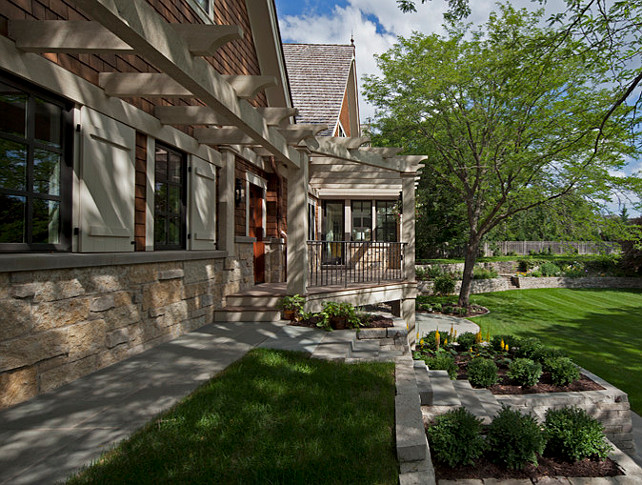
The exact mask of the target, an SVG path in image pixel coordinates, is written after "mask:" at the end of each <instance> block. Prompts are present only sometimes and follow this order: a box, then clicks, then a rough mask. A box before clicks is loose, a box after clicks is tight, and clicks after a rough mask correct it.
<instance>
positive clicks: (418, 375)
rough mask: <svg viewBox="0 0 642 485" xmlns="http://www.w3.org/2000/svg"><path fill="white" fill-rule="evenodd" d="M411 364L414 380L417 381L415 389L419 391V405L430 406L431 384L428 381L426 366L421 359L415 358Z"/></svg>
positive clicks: (431, 399)
mask: <svg viewBox="0 0 642 485" xmlns="http://www.w3.org/2000/svg"><path fill="white" fill-rule="evenodd" d="M413 365H414V369H415V380H416V381H417V391H418V392H419V399H421V405H422V406H432V403H433V394H432V384H431V383H430V376H429V375H428V367H427V366H426V363H425V362H424V361H423V360H415V361H414V362H413Z"/></svg>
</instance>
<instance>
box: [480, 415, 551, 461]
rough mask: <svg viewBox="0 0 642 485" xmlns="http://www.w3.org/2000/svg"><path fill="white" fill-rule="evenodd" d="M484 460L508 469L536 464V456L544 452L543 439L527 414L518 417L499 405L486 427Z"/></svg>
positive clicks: (537, 426)
mask: <svg viewBox="0 0 642 485" xmlns="http://www.w3.org/2000/svg"><path fill="white" fill-rule="evenodd" d="M486 444H487V446H488V450H490V451H492V453H489V456H488V458H489V459H490V460H491V461H493V462H495V463H497V464H499V465H503V466H506V467H507V468H511V469H521V468H523V467H524V465H526V464H527V463H528V462H530V463H533V464H534V465H537V455H538V454H540V455H541V454H542V452H543V451H544V445H545V438H544V434H543V433H542V430H541V429H540V427H539V425H538V424H537V421H536V420H535V418H534V417H533V416H531V415H530V414H521V413H520V412H519V411H513V410H512V409H510V408H509V407H507V406H502V409H501V411H499V413H498V414H497V416H496V417H495V419H494V420H493V422H492V423H491V424H490V426H489V427H488V436H487V437H486Z"/></svg>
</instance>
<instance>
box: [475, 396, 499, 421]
mask: <svg viewBox="0 0 642 485" xmlns="http://www.w3.org/2000/svg"><path fill="white" fill-rule="evenodd" d="M475 395H476V396H477V399H478V400H479V402H480V403H481V405H482V406H483V408H484V410H485V411H486V414H487V415H488V416H489V417H490V418H491V419H492V418H494V417H495V415H496V414H497V413H498V412H499V411H500V410H501V408H502V406H501V404H499V401H498V400H497V398H496V397H495V395H494V394H493V393H492V392H490V391H489V390H488V389H475Z"/></svg>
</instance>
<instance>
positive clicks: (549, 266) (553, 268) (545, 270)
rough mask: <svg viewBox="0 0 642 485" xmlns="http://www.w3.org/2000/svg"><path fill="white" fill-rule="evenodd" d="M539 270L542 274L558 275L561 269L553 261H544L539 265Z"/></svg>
mask: <svg viewBox="0 0 642 485" xmlns="http://www.w3.org/2000/svg"><path fill="white" fill-rule="evenodd" d="M539 270H540V271H541V273H542V274H543V275H544V276H559V275H560V273H561V272H562V270H561V269H560V267H559V266H557V265H556V264H555V263H550V262H547V263H544V264H543V265H541V266H540V267H539Z"/></svg>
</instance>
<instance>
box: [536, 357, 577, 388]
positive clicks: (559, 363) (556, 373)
mask: <svg viewBox="0 0 642 485" xmlns="http://www.w3.org/2000/svg"><path fill="white" fill-rule="evenodd" d="M542 366H543V367H544V370H546V371H548V372H550V373H551V380H552V381H553V384H555V385H557V386H566V385H568V384H570V383H571V382H575V381H576V380H578V379H579V378H580V371H579V369H578V368H577V366H576V365H575V364H574V363H573V361H572V360H571V359H569V358H568V357H550V358H548V359H546V360H545V361H544V363H543V364H542Z"/></svg>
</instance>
